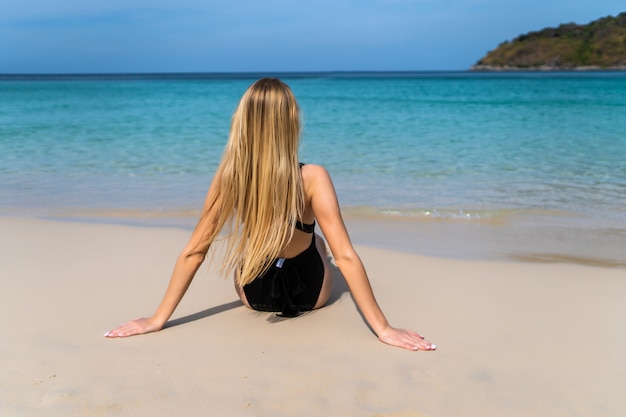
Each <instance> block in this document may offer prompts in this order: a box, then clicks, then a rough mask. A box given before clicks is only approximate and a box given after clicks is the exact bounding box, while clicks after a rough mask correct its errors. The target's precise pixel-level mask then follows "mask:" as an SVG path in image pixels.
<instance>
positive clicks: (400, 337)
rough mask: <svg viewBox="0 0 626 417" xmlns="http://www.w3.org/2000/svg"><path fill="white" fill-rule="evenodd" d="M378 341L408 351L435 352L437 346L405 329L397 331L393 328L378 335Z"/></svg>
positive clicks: (386, 329)
mask: <svg viewBox="0 0 626 417" xmlns="http://www.w3.org/2000/svg"><path fill="white" fill-rule="evenodd" d="M378 339H379V340H380V341H381V342H383V343H386V344H388V345H391V346H397V347H401V348H404V349H408V350H435V349H437V346H435V345H434V344H432V343H430V342H429V341H427V340H426V339H424V336H422V335H420V334H418V333H415V332H413V331H410V330H405V329H395V328H393V327H391V326H389V327H387V328H385V329H384V330H383V331H381V332H380V333H379V334H378Z"/></svg>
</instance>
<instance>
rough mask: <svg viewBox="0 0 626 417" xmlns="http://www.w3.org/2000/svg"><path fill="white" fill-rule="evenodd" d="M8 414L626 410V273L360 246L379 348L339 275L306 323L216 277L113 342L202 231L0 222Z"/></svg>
mask: <svg viewBox="0 0 626 417" xmlns="http://www.w3.org/2000/svg"><path fill="white" fill-rule="evenodd" d="M0 231H1V233H0V314H1V316H2V321H3V329H2V336H1V337H0V340H1V341H2V343H0V364H1V365H0V370H1V372H0V415H2V416H7V417H14V416H15V417H28V416H37V417H40V416H46V417H55V416H63V417H66V416H151V417H161V416H177V417H178V416H180V417H191V416H211V415H214V416H379V417H381V416H394V417H418V416H419V417H424V416H429V417H464V416H481V417H491V416H493V417H502V416H506V417H518V416H541V417H548V416H549V417H560V416H563V417H569V416H572V417H574V416H603V417H613V416H614V417H622V416H624V415H626V400H625V399H624V395H623V389H624V388H623V386H624V381H626V355H624V353H623V352H624V350H625V349H626V332H625V331H624V329H626V313H625V309H624V300H625V299H626V270H625V269H623V268H622V269H620V268H607V267H594V266H584V265H574V264H566V263H550V264H545V263H531V262H500V261H470V260H452V259H443V258H434V257H432V258H429V257H424V256H418V255H413V254H404V253H400V252H397V251H390V250H383V249H375V248H371V247H365V246H358V247H357V250H358V252H359V254H360V256H361V258H362V260H363V262H364V264H365V266H366V268H367V270H368V273H369V277H370V280H371V282H372V286H373V288H374V292H375V294H376V296H377V298H378V301H379V303H380V305H381V307H382V309H383V311H384V312H385V313H386V315H387V317H388V319H389V321H390V322H391V324H392V325H395V326H398V327H406V328H410V329H413V330H416V331H418V332H420V333H422V334H423V335H424V336H426V338H427V339H428V340H430V341H432V342H434V343H436V344H437V346H438V349H437V351H435V352H410V351H405V350H402V349H398V348H393V347H389V346H386V345H384V344H382V343H380V342H379V341H378V340H377V338H376V337H375V336H374V335H373V334H372V333H371V331H370V330H369V329H368V327H367V326H366V325H365V323H364V321H363V320H362V318H361V317H360V315H359V314H358V311H357V309H356V307H355V305H354V303H353V301H352V299H351V297H350V295H349V293H348V292H347V288H346V285H345V283H344V282H343V279H342V277H341V275H340V273H339V271H335V277H334V278H335V280H334V288H333V295H332V296H331V301H330V304H329V305H328V306H327V307H325V308H323V309H321V310H318V311H315V312H312V313H308V314H305V315H303V316H300V317H298V318H295V319H277V318H276V317H275V315H273V314H269V313H258V312H254V311H251V310H249V309H247V308H246V307H244V306H243V305H242V304H241V302H240V301H238V299H237V296H236V295H235V292H234V290H233V284H232V281H231V279H223V278H221V277H220V276H219V275H218V274H217V268H216V267H214V266H213V267H210V266H208V264H207V266H203V267H202V269H201V270H200V272H199V273H198V275H197V276H196V279H195V280H194V282H193V283H192V285H191V288H190V289H189V291H188V293H187V295H186V296H185V298H184V299H183V301H182V303H181V305H180V306H179V307H178V309H177V310H176V312H175V313H174V316H173V317H172V319H171V321H170V322H169V323H168V327H167V328H165V329H164V330H163V331H161V332H158V333H153V334H149V335H144V336H136V337H131V338H127V339H115V340H111V339H106V338H104V337H103V334H104V333H105V332H106V331H108V330H109V329H111V328H113V327H115V326H116V325H117V324H119V323H121V322H123V321H126V320H129V319H132V318H135V317H138V316H145V315H149V314H151V313H152V312H153V310H154V309H155V308H156V306H157V305H158V302H159V301H160V298H161V296H162V294H163V292H164V290H165V287H166V285H167V282H168V280H169V274H170V272H171V269H172V267H173V265H174V261H175V259H176V256H177V255H178V253H179V251H180V250H181V249H182V247H183V245H184V243H185V242H186V239H187V237H188V235H189V232H188V231H183V230H178V229H173V228H171V229H168V228H149V227H131V226H117V225H110V224H93V223H92V224H89V223H78V222H62V221H49V220H40V219H34V218H11V217H4V218H0Z"/></svg>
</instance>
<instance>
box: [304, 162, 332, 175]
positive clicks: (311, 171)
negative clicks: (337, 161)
mask: <svg viewBox="0 0 626 417" xmlns="http://www.w3.org/2000/svg"><path fill="white" fill-rule="evenodd" d="M300 169H301V170H302V176H303V177H304V176H315V175H328V171H327V170H326V168H324V167H323V166H322V165H318V164H306V163H303V164H301V166H300Z"/></svg>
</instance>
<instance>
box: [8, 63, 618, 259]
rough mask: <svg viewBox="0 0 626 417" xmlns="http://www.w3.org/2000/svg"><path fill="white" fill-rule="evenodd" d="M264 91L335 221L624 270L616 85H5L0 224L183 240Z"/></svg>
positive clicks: (184, 79) (534, 78) (596, 75)
mask: <svg viewBox="0 0 626 417" xmlns="http://www.w3.org/2000/svg"><path fill="white" fill-rule="evenodd" d="M268 75H269V76H278V77H280V78H282V79H283V80H284V81H285V82H287V83H288V84H289V85H290V86H291V87H292V89H293V91H294V93H295V94H296V97H297V98H298V100H299V103H300V106H301V107H302V110H303V113H304V132H303V137H302V142H301V160H302V161H303V162H309V163H318V164H322V165H324V166H326V168H327V169H328V170H329V172H330V173H331V175H332V177H333V179H334V181H335V186H336V188H337V191H338V194H339V198H340V202H341V204H342V206H343V209H344V211H345V213H346V216H347V217H348V218H351V217H354V218H356V219H364V218H369V219H372V221H378V220H391V221H397V220H399V221H403V223H402V224H405V225H407V224H410V225H411V226H410V227H409V229H410V230H411V234H414V233H417V234H419V233H420V230H421V229H420V227H423V228H425V229H423V231H424V233H423V236H426V237H427V238H424V239H422V240H420V238H419V237H416V238H415V240H411V239H410V237H406V238H403V239H400V241H401V244H402V245H404V246H408V249H409V250H410V251H416V252H423V253H427V254H429V253H432V254H444V255H445V253H444V252H445V251H446V250H445V249H443V247H444V246H445V247H454V246H455V244H456V247H457V249H458V248H459V247H460V246H459V244H458V241H459V240H464V241H466V244H465V246H466V247H467V248H468V251H469V252H471V246H472V244H471V241H472V240H475V241H476V242H479V241H481V239H482V237H484V236H486V235H485V234H487V235H489V236H490V237H485V238H484V239H483V240H484V241H485V242H490V244H489V245H490V247H493V248H499V247H501V246H502V245H501V242H508V243H505V244H504V246H506V245H508V249H504V251H508V253H513V252H515V254H516V255H517V256H518V257H519V258H523V257H524V256H528V257H533V256H534V257H535V258H536V259H538V258H539V255H540V254H543V255H545V257H546V258H547V257H550V256H552V257H553V258H555V259H556V258H558V256H562V257H563V259H566V258H568V259H570V260H571V259H574V258H578V259H586V260H587V261H589V262H593V261H594V260H597V261H598V262H599V263H605V264H607V265H614V266H624V265H626V72H569V73H543V72H532V73H524V72H520V73H473V72H432V73H431V72H428V73H424V72H414V73H413V72H411V73H310V74H307V73H288V74H130V75H122V74H113V75H40V76H37V75H22V76H20V75H0V215H5V216H7V215H8V216H13V215H20V216H24V215H27V216H43V217H77V218H80V217H84V218H99V219H105V220H106V219H108V220H107V221H116V220H115V219H120V218H123V219H126V220H125V221H127V220H128V219H134V220H133V221H135V222H137V223H144V224H145V223H148V224H150V223H154V224H168V225H181V226H184V227H188V226H189V225H190V224H191V223H193V221H192V220H189V219H191V218H193V216H194V215H195V213H197V211H198V210H199V208H200V206H201V204H202V202H203V200H204V194H205V192H206V189H207V187H208V185H209V182H210V180H211V177H212V174H213V171H214V170H215V168H216V166H217V164H218V162H219V159H220V156H221V152H222V148H223V145H224V144H225V142H226V139H227V135H228V128H229V123H230V117H231V114H232V112H233V110H234V108H235V106H236V104H237V102H238V100H239V98H240V97H241V95H242V94H243V92H244V91H245V89H246V88H247V87H248V86H249V85H250V84H251V83H252V82H254V80H256V79H258V78H260V77H262V76H268ZM112 219H113V220H112ZM164 219H169V220H167V221H165V220H164ZM439 227H440V228H442V229H438V228H439ZM444 232H445V233H444ZM468 233H469V235H468ZM498 233H500V235H506V237H505V238H494V237H493V236H495V235H497V234H498ZM481 236H482V237H481ZM389 239H390V242H389V245H391V246H393V242H391V240H393V238H391V237H390V238H389ZM446 239H447V240H446ZM494 239H495V240H494ZM364 240H367V239H366V238H364ZM434 241H436V242H437V243H433V242H434ZM442 241H443V242H446V243H445V244H442V243H441V242H442ZM468 241H470V243H467V242H468ZM520 242H523V243H520ZM366 243H371V242H366ZM489 245H487V246H489ZM516 245H517V246H516ZM435 246H437V247H441V248H440V249H437V250H432V248H433V247H435ZM461 246H463V245H461ZM483 246H485V245H483ZM509 249H510V250H509ZM566 249H567V250H566ZM455 250H456V249H455ZM459 250H460V251H461V252H462V250H461V249H459ZM462 255H463V254H461V256H462Z"/></svg>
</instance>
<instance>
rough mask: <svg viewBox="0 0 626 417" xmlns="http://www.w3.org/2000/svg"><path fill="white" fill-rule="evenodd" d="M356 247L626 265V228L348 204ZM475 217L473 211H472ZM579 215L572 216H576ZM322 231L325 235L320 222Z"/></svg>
mask: <svg viewBox="0 0 626 417" xmlns="http://www.w3.org/2000/svg"><path fill="white" fill-rule="evenodd" d="M342 211H343V217H344V221H345V223H346V227H347V229H348V232H349V234H350V237H351V239H352V241H353V243H354V244H356V245H364V246H368V247H372V248H378V249H385V250H391V251H398V252H402V253H407V254H414V255H422V256H434V257H437V258H442V259H457V260H475V261H515V262H522V263H524V262H530V263H564V264H578V265H588V266H600V267H606V268H617V269H624V268H626V254H625V253H624V252H623V250H621V249H620V248H623V247H626V230H620V229H607V230H600V229H598V228H596V227H593V226H591V227H581V224H582V225H584V221H581V220H580V219H576V218H574V221H575V222H576V224H575V225H574V227H572V225H571V224H564V223H563V219H567V218H568V216H564V215H563V213H520V212H514V211H510V212H503V213H500V214H496V215H491V216H485V217H480V216H478V215H476V217H474V214H472V217H467V218H465V215H464V214H463V213H461V214H460V215H454V216H448V215H441V216H431V215H423V214H421V215H419V216H415V215H406V213H404V214H403V213H400V212H393V213H383V212H382V211H372V210H368V209H365V208H362V207H348V208H342ZM468 216H470V214H469V213H468ZM198 217H199V210H194V209H187V210H178V211H158V210H157V211H147V210H139V209H136V210H135V209H133V210H93V209H85V210H59V211H57V212H56V213H51V212H48V213H37V214H32V215H30V216H23V215H22V216H20V215H11V214H0V219H1V218H5V219H6V218H16V219H20V218H26V219H27V218H34V219H44V220H50V221H61V222H67V223H85V224H105V225H106V224H108V225H122V226H131V227H142V228H153V227H155V228H174V229H180V230H183V231H185V232H186V233H190V232H191V231H192V230H193V228H194V226H195V223H196V221H197V219H198ZM569 217H573V216H569ZM317 231H318V233H321V231H320V229H319V226H318V227H317Z"/></svg>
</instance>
